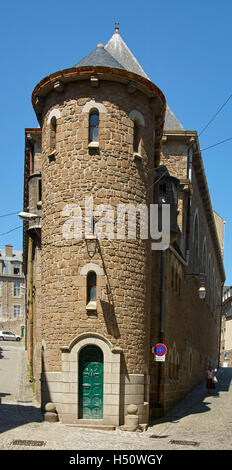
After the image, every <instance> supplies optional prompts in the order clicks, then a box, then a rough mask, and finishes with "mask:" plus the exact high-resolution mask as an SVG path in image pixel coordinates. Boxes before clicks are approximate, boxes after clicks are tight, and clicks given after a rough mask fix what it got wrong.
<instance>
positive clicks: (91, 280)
mask: <svg viewBox="0 0 232 470" xmlns="http://www.w3.org/2000/svg"><path fill="white" fill-rule="evenodd" d="M96 281H97V276H96V273H95V272H93V271H90V272H89V273H88V275H87V303H89V302H91V301H92V300H96V295H97V292H96V284H97V282H96Z"/></svg>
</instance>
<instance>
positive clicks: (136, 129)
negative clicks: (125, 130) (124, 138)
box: [133, 121, 140, 153]
mask: <svg viewBox="0 0 232 470" xmlns="http://www.w3.org/2000/svg"><path fill="white" fill-rule="evenodd" d="M139 141H140V130H139V125H138V123H137V122H136V121H134V138H133V151H134V153H138V152H139Z"/></svg>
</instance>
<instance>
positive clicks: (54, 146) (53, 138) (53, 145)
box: [50, 116, 56, 152]
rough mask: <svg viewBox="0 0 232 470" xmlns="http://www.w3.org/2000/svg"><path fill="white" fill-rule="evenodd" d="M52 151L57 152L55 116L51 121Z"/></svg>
mask: <svg viewBox="0 0 232 470" xmlns="http://www.w3.org/2000/svg"><path fill="white" fill-rule="evenodd" d="M50 150H51V152H53V151H54V150H56V117H55V116H53V117H52V118H51V121H50Z"/></svg>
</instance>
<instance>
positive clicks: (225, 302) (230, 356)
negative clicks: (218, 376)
mask: <svg viewBox="0 0 232 470" xmlns="http://www.w3.org/2000/svg"><path fill="white" fill-rule="evenodd" d="M220 363H221V365H222V366H224V367H227V366H228V367H232V286H224V288H223V296H222V323H221V354H220Z"/></svg>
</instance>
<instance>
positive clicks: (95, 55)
mask: <svg viewBox="0 0 232 470" xmlns="http://www.w3.org/2000/svg"><path fill="white" fill-rule="evenodd" d="M85 65H96V66H102V67H113V68H115V69H123V70H125V68H124V67H123V65H122V64H120V63H119V62H118V61H117V60H116V59H114V57H112V55H111V54H109V52H108V51H107V50H106V49H105V48H104V46H103V44H98V45H97V47H96V48H95V49H94V50H93V51H92V52H90V54H88V55H87V56H85V57H84V59H82V60H80V62H78V63H77V64H76V65H75V67H82V66H85Z"/></svg>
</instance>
